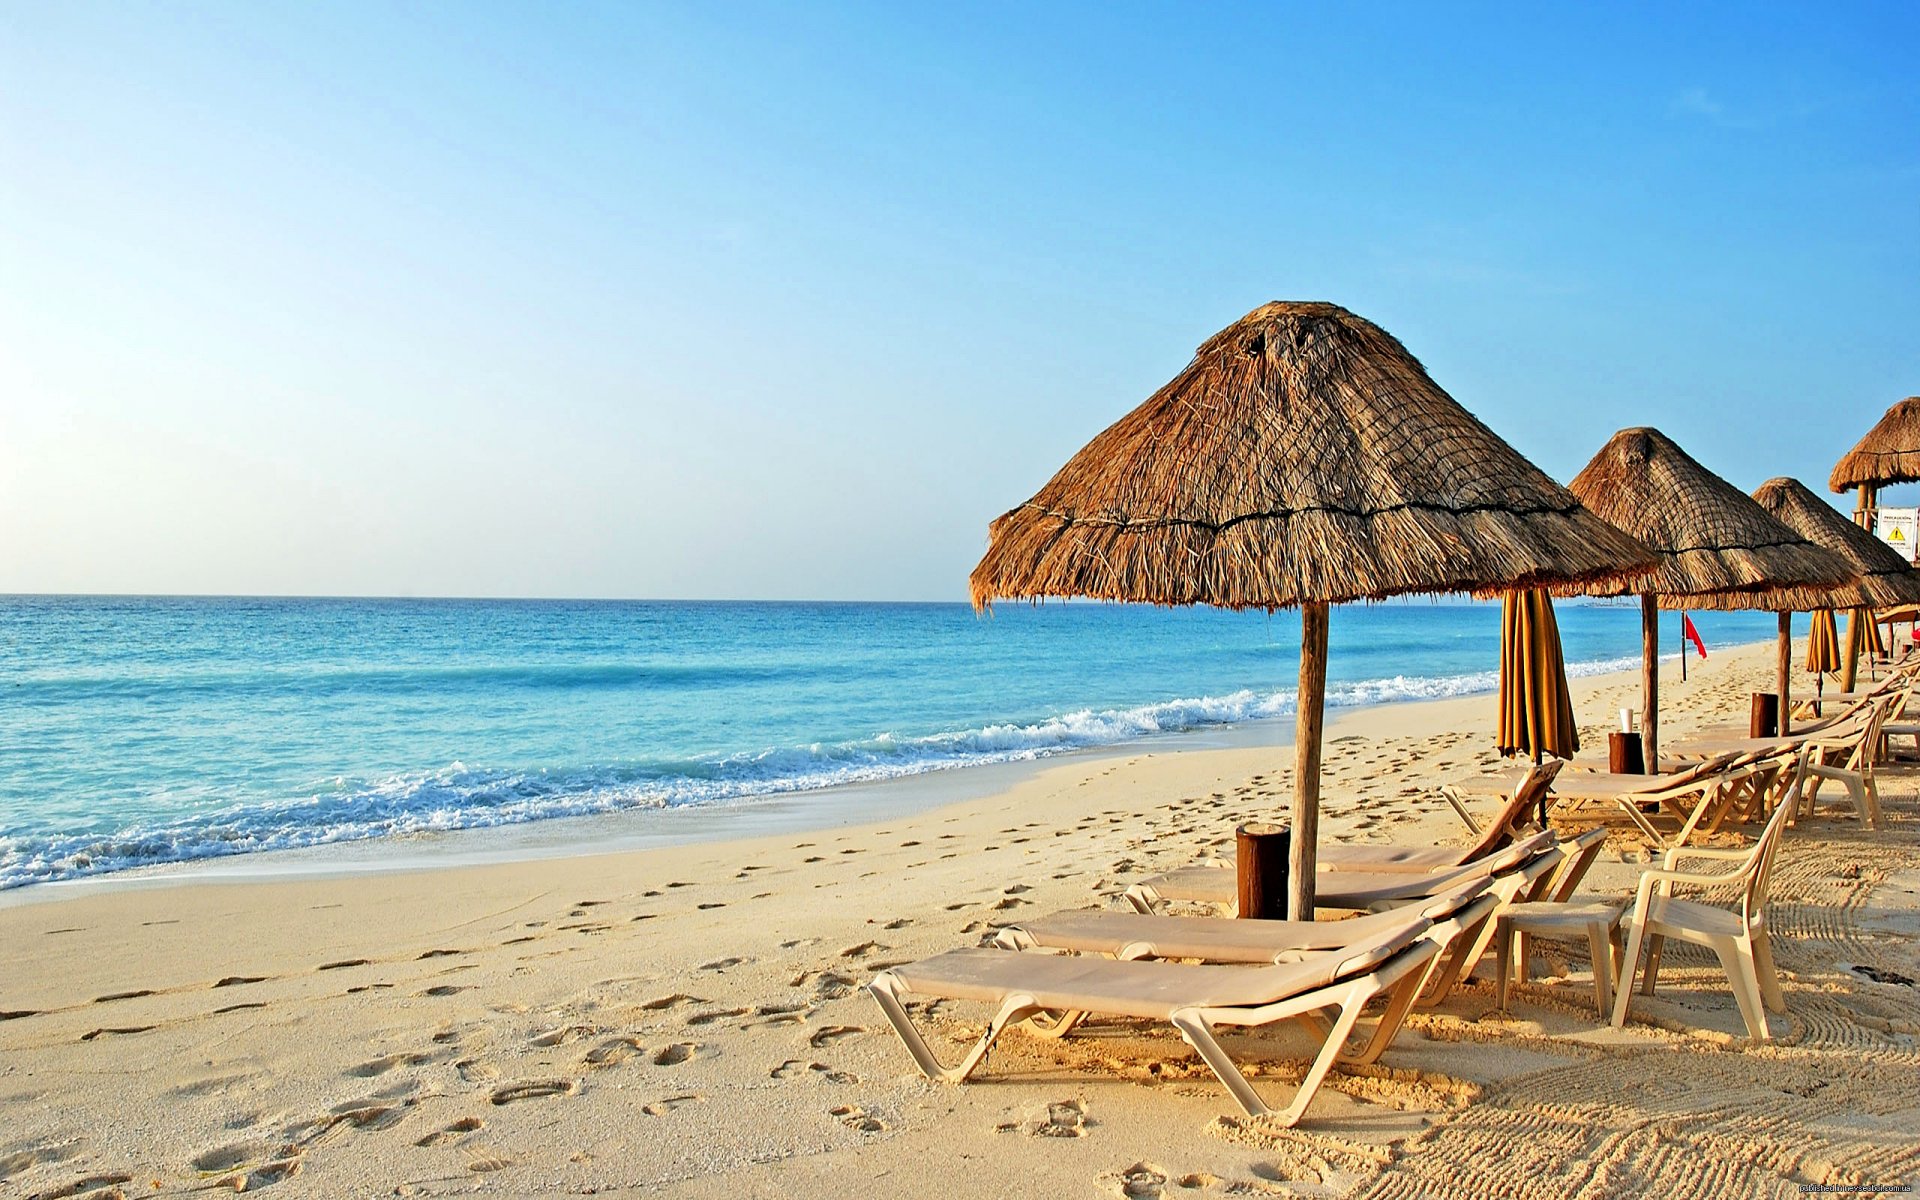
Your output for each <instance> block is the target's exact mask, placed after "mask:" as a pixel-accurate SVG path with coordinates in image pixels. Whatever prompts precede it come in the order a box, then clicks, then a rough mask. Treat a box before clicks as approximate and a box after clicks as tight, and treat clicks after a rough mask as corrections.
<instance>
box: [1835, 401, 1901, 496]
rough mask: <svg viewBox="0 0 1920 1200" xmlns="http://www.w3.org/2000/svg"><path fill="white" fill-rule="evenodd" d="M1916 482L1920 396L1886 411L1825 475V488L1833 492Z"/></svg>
mask: <svg viewBox="0 0 1920 1200" xmlns="http://www.w3.org/2000/svg"><path fill="white" fill-rule="evenodd" d="M1916 482H1920V396H1908V397H1907V398H1906V399H1905V400H1902V401H1900V402H1899V403H1898V404H1896V405H1894V406H1893V407H1892V408H1889V409H1888V410H1887V411H1886V415H1884V416H1882V417H1881V418H1880V420H1879V421H1878V422H1877V423H1876V424H1875V425H1874V427H1873V428H1872V429H1869V430H1867V435H1866V436H1865V437H1863V438H1861V439H1860V441H1859V442H1858V444H1856V445H1855V446H1854V448H1853V449H1851V450H1849V451H1847V452H1846V454H1845V455H1843V456H1842V457H1841V459H1840V461H1839V462H1837V463H1835V464H1833V473H1832V474H1830V475H1828V476H1827V486H1828V487H1829V488H1831V489H1833V490H1834V491H1835V492H1846V491H1850V490H1852V489H1854V488H1861V487H1867V488H1882V487H1886V486H1887V485H1888V484H1893V483H1916Z"/></svg>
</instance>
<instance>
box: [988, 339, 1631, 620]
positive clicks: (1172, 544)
mask: <svg viewBox="0 0 1920 1200" xmlns="http://www.w3.org/2000/svg"><path fill="white" fill-rule="evenodd" d="M990 533H991V545H990V546H989V547H988V549H987V553H986V556H985V557H984V558H982V559H981V560H980V564H979V566H977V567H975V568H974V571H973V577H972V580H971V582H972V592H973V601H974V604H975V605H977V606H982V607H984V606H985V605H987V604H989V603H991V602H992V601H994V600H996V599H1002V598H1005V599H1014V598H1025V599H1036V600H1037V599H1039V598H1041V597H1043V596H1090V597H1095V598H1099V599H1106V600H1132V601H1144V602H1149V603H1155V604H1196V603H1197V604H1212V605H1218V606H1221V607H1225V608H1265V609H1269V610H1271V609H1275V608H1286V607H1291V606H1294V605H1298V604H1301V603H1305V602H1308V601H1325V602H1329V603H1339V602H1341V601H1347V600H1358V599H1372V600H1377V599H1381V598H1383V597H1386V596H1392V595H1397V594H1402V593H1408V592H1451V591H1467V590H1473V591H1494V590H1498V589H1501V588H1506V587H1526V586H1531V585H1535V584H1541V583H1547V582H1562V581H1571V580H1594V581H1606V580H1611V579H1614V578H1617V577H1619V576H1621V575H1623V574H1628V573H1638V572H1639V571H1642V570H1644V569H1645V567H1646V565H1647V564H1648V563H1649V562H1650V561H1651V560H1650V558H1649V556H1648V553H1647V551H1646V549H1645V548H1644V547H1642V546H1640V545H1638V544H1637V543H1635V542H1634V541H1633V540H1632V539H1631V538H1629V537H1627V536H1626V535H1624V534H1622V533H1620V532H1619V531H1617V530H1615V529H1611V528H1609V527H1608V526H1607V525H1605V524H1604V523H1603V522H1601V521H1598V520H1595V519H1594V518H1593V516H1592V515H1591V514H1590V513H1588V512H1587V511H1586V510H1585V509H1583V508H1581V507H1580V505H1579V503H1578V502H1577V501H1576V500H1575V499H1574V497H1573V496H1572V494H1571V493H1569V492H1568V491H1567V490H1566V489H1565V488H1563V487H1561V486H1560V485H1559V484H1557V483H1555V482H1553V480H1551V479H1549V478H1547V476H1546V475H1544V474H1543V473H1541V471H1540V470H1539V469H1538V468H1536V467H1534V466H1533V465H1532V464H1531V463H1529V462H1528V461H1527V460H1526V459H1524V458H1522V457H1521V456H1520V455H1519V454H1518V453H1517V452H1515V451H1514V450H1513V448H1512V447H1510V446H1508V445H1507V444H1506V443H1505V442H1503V441H1501V440H1500V438H1499V437H1498V436H1496V435H1495V434H1494V433H1493V432H1492V431H1491V430H1489V429H1488V428H1487V427H1486V426H1484V425H1482V424H1481V423H1480V422H1479V421H1477V420H1475V419H1474V417H1473V416H1472V414H1470V413H1468V412H1467V411H1466V410H1465V409H1463V408H1461V407H1460V405H1459V404H1458V403H1457V402H1455V401H1454V399H1453V398H1452V397H1451V396H1448V395H1447V393H1446V392H1444V391H1442V390H1441V388H1440V387H1439V385H1438V384H1436V383H1434V382H1433V380H1432V379H1430V378H1428V376H1427V372H1426V370H1425V369H1424V368H1423V367H1421V365H1420V363H1419V362H1418V361H1416V360H1415V359H1414V357H1413V355H1411V354H1409V353H1407V350H1406V348H1405V347H1404V346H1402V345H1401V344H1400V343H1399V342H1398V341H1396V340H1395V339H1394V338H1393V337H1392V336H1391V335H1390V334H1388V333H1387V332H1385V331H1384V330H1382V329H1381V328H1379V327H1378V326H1376V325H1374V324H1373V323H1372V322H1369V321H1366V320H1363V319H1362V318H1360V317H1357V316H1355V315H1354V314H1352V313H1350V312H1348V311H1347V310H1346V309H1343V308H1341V307H1339V306H1337V305H1333V304H1321V303H1275V304H1267V305H1263V306H1262V307H1260V308H1257V309H1255V310H1254V311H1252V312H1251V313H1248V314H1247V315H1246V316H1245V317H1242V318H1241V319H1240V320H1238V321H1236V322H1234V323H1233V324H1232V325H1229V326H1228V327H1227V328H1225V329H1223V330H1221V331H1220V332H1219V333H1217V334H1215V335H1214V336H1213V337H1211V338H1209V339H1208V340H1207V341H1206V342H1205V343H1203V344H1202V345H1201V347H1200V349H1199V350H1198V351H1196V352H1195V354H1194V357H1193V361H1192V362H1190V363H1188V364H1187V367H1186V369H1185V370H1183V371H1181V372H1180V373H1179V374H1178V375H1177V376H1175V377H1174V379H1173V380H1172V382H1170V383H1168V384H1167V385H1166V386H1165V387H1163V388H1161V389H1160V390H1159V391H1157V392H1155V393H1154V394H1153V395H1152V396H1151V397H1150V398H1148V400H1147V401H1146V403H1144V404H1142V405H1141V406H1140V407H1138V408H1136V409H1134V410H1133V411H1132V412H1130V413H1128V414H1127V415H1126V416H1124V417H1122V418H1121V419H1120V420H1118V421H1116V422H1115V423H1114V424H1113V425H1111V426H1110V427H1108V428H1107V429H1106V430H1105V431H1104V432H1102V433H1101V434H1100V435H1099V436H1097V437H1095V438H1094V439H1093V440H1092V441H1091V442H1089V443H1087V445H1086V446H1085V448H1083V449H1082V450H1081V451H1080V452H1079V453H1078V454H1076V455H1074V456H1073V458H1072V459H1071V460H1069V461H1068V463H1067V464H1066V466H1064V467H1062V468H1061V469H1060V471H1059V473H1058V474H1056V475H1055V476H1054V477H1053V478H1052V479H1051V480H1050V481H1049V482H1048V483H1047V485H1046V486H1045V487H1043V488H1041V489H1040V491H1039V493H1038V494H1037V495H1035V496H1034V497H1033V499H1031V500H1029V501H1027V502H1026V503H1025V504H1022V505H1020V506H1019V507H1017V508H1015V509H1013V510H1012V511H1010V512H1008V513H1006V514H1005V515H1004V516H1002V517H1000V518H999V519H998V520H996V521H995V522H994V523H993V525H992V527H991V530H990Z"/></svg>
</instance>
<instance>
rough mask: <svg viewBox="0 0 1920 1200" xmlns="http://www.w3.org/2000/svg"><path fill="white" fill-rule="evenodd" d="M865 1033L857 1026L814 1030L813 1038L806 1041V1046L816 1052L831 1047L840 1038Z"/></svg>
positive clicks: (827, 1027) (828, 1027) (837, 1026)
mask: <svg viewBox="0 0 1920 1200" xmlns="http://www.w3.org/2000/svg"><path fill="white" fill-rule="evenodd" d="M865 1032H866V1030H865V1029H864V1028H862V1027H861V1026H859V1025H828V1026H825V1027H823V1028H820V1029H816V1030H814V1032H813V1036H812V1037H810V1038H808V1039H807V1045H809V1046H812V1047H813V1048H814V1049H815V1050H818V1049H820V1048H821V1047H822V1046H831V1045H832V1044H833V1043H835V1042H837V1041H839V1040H840V1039H841V1038H849V1037H853V1036H854V1035H855V1034H860V1033H865Z"/></svg>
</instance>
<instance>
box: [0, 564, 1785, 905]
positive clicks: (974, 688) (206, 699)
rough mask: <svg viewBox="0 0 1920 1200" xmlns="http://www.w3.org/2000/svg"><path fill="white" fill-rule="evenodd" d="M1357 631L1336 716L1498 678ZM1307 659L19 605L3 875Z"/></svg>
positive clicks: (1044, 709)
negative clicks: (1345, 710)
mask: <svg viewBox="0 0 1920 1200" xmlns="http://www.w3.org/2000/svg"><path fill="white" fill-rule="evenodd" d="M1559 617H1560V627H1561V633H1562V636H1563V640H1564V645H1565V653H1566V658H1567V661H1568V663H1569V669H1570V671H1572V672H1574V673H1582V674H1591V673H1595V672H1599V671H1605V670H1610V669H1615V668H1619V667H1622V666H1627V665H1630V664H1632V663H1634V662H1637V661H1638V659H1637V655H1638V648H1639V611H1638V609H1637V607H1603V606H1588V605H1576V604H1563V605H1561V606H1560V608H1559ZM1694 619H1695V623H1696V624H1697V625H1698V627H1699V629H1700V631H1701V633H1702V634H1703V635H1704V637H1705V638H1706V640H1707V643H1708V645H1709V647H1710V648H1711V647H1712V646H1715V645H1719V646H1729V645H1734V644H1739V643H1745V642H1754V641H1760V640H1765V639H1767V638H1769V637H1771V636H1772V635H1773V632H1774V618H1773V617H1772V615H1771V614H1764V613H1699V614H1695V618H1694ZM1667 621H1668V624H1669V628H1668V629H1667V632H1666V636H1665V638H1664V640H1663V644H1665V645H1667V646H1668V647H1670V648H1671V650H1673V651H1677V649H1678V645H1679V631H1678V628H1677V624H1678V619H1677V617H1673V616H1671V615H1669V616H1668V617H1667ZM1332 626H1333V628H1332V641H1331V651H1330V658H1329V665H1328V675H1329V694H1330V703H1332V704H1335V705H1343V706H1345V705H1358V704H1374V703H1391V702H1397V701H1407V700H1420V699H1426V698H1431V697H1441V696H1454V695H1463V694H1468V693H1473V692H1490V691H1492V690H1493V688H1494V687H1495V684H1496V680H1497V676H1496V669H1497V667H1498V661H1499V607H1498V605H1485V604H1457V603H1456V604H1443V603H1430V602H1427V601H1416V602H1412V603H1393V604H1381V605H1348V606H1345V607H1341V608H1337V609H1335V610H1334V613H1333V622H1332ZM1298 647H1299V619H1298V617H1297V615H1295V614H1291V613H1276V614H1273V615H1271V616H1269V615H1267V614H1265V613H1230V612H1221V611H1216V610H1211V609H1156V608H1151V607H1138V606H1121V605H1103V604H1048V605H1044V606H1039V607H1034V606H1029V605H1019V604H1010V605H1003V606H1000V607H998V608H996V609H995V610H994V611H993V612H992V614H990V615H988V616H984V617H981V616H976V615H975V614H974V613H973V611H972V610H971V609H970V608H968V607H967V606H966V605H964V604H862V603H844V604H826V603H721V602H715V603H682V602H666V601H659V602H614V601H606V602H584V601H582V602H574V601H506V600H410V599H408V600H362V599H311V600H310V599H241V598H234V599H225V598H203V597H191V598H188V597H137V598H136V597H49V596H30V597H0V889H3V888H13V887H20V886H23V885H29V884H34V883H39V882H44V881H48V880H56V879H67V878H74V877H77V876H84V875H94V874H99V873H102V872H109V871H117V870H123V869H126V868H130V867H140V866H147V865H152V864H159V863H169V862H182V861H188V860H193V859H203V858H210V857H218V856H224V855H233V854H244V853H250V852H256V851H263V850H273V849H283V848H289V847H300V846H314V845H321V844H326V843H333V842H343V841H350V840H354V839H362V838H378V837H391V836H395V835H402V834H408V833H414V832H419V831H428V830H452V829H463V828H475V827H482V826H492V825H501V824H508V823H515V822H525V821H537V820H541V819H543V818H551V817H560V816H579V815H584V814H593V813H602V812H609V811H615V810H644V809H659V808H666V807H672V806H682V805H724V804H727V803H732V802H739V801H742V800H746V799H750V798H753V797H763V796H771V795H776V794H782V793H804V792H807V791H812V790H816V789H820V788H827V787H832V786H834V785H836V784H845V783H853V782H859V781H868V780H881V779H892V778H898V777H901V776H907V775H913V774H918V773H922V772H928V771H941V770H949V769H954V768H961V767H966V766H970V765H974V764H979V763H989V762H1005V761H1012V760H1020V759H1032V758H1038V757H1041V756H1045V755H1052V754H1058V753H1062V752H1066V751H1071V750H1075V749H1079V748H1083V747H1093V746H1107V745H1115V744H1119V743H1129V742H1149V741H1151V740H1152V739H1153V738H1155V737H1157V736H1161V735H1164V734H1167V733H1171V732H1175V731H1186V730H1194V729H1200V728H1204V727H1208V726H1220V725H1228V724H1234V723H1239V722H1245V721H1255V720H1262V719H1270V718H1277V717H1286V716H1289V715H1291V713H1292V711H1293V707H1292V701H1293V689H1294V682H1295V677H1296V672H1297V669H1298V668H1297V661H1298ZM1585 715H1586V716H1588V717H1589V718H1591V716H1592V714H1585ZM1488 730H1489V738H1491V730H1492V706H1491V705H1489V712H1488Z"/></svg>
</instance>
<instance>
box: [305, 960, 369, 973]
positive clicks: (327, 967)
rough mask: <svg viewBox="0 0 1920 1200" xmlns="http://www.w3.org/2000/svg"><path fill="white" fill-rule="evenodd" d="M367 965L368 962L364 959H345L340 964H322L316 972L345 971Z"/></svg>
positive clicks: (316, 968)
mask: <svg viewBox="0 0 1920 1200" xmlns="http://www.w3.org/2000/svg"><path fill="white" fill-rule="evenodd" d="M366 965H367V960H366V959H364V958H343V959H341V960H340V961H339V962H330V963H321V964H320V965H319V966H317V967H315V968H314V970H316V971H344V970H346V969H347V968H348V967H364V966H366Z"/></svg>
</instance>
